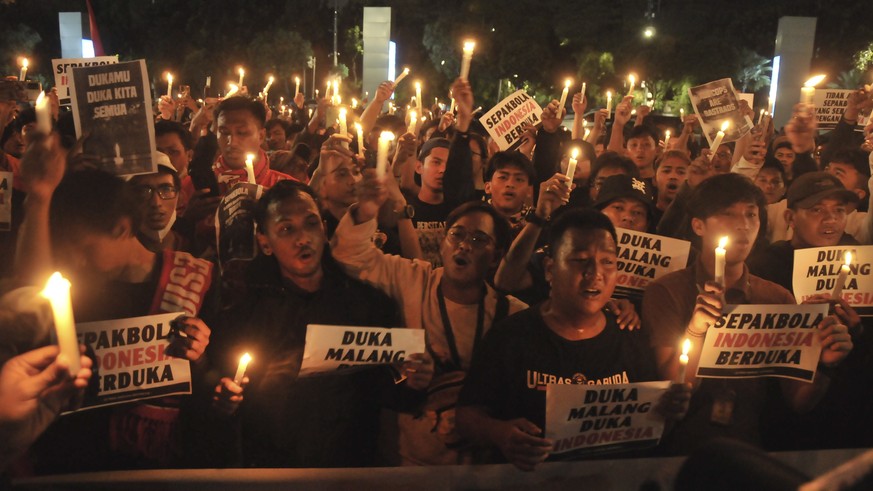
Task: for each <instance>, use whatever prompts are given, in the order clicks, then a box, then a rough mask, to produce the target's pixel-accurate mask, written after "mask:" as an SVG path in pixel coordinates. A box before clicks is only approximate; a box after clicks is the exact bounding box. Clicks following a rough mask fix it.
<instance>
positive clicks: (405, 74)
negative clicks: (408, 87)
mask: <svg viewBox="0 0 873 491" xmlns="http://www.w3.org/2000/svg"><path fill="white" fill-rule="evenodd" d="M407 75H409V68H404V69H403V71H402V72H400V75H398V76H397V78H395V79H394V88H395V89H396V88H397V84H399V83H400V81H401V80H403V79H404V78H406V76H407ZM368 95H369V94H368Z"/></svg>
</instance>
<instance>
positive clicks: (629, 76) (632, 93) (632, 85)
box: [627, 73, 637, 96]
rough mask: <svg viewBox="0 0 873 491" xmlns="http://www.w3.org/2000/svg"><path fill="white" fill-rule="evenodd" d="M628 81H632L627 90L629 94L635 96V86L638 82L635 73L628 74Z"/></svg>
mask: <svg viewBox="0 0 873 491" xmlns="http://www.w3.org/2000/svg"><path fill="white" fill-rule="evenodd" d="M627 81H628V82H629V83H630V88H629V89H628V91H627V95H629V96H633V95H634V87H635V85H636V83H637V78H636V77H635V76H634V74H633V73H631V74H630V75H628V76H627Z"/></svg>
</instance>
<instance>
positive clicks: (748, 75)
mask: <svg viewBox="0 0 873 491" xmlns="http://www.w3.org/2000/svg"><path fill="white" fill-rule="evenodd" d="M771 63H772V62H771V61H770V60H769V59H768V58H764V57H763V56H761V55H759V54H758V53H756V52H754V51H752V50H750V49H746V48H743V50H742V51H741V52H740V56H739V64H740V65H739V70H737V72H736V74H734V81H735V82H736V83H737V85H738V88H739V89H740V92H757V91H759V90H761V89H763V88H764V87H767V86H768V85H770V75H769V74H770V72H771V71H772V70H773V68H772V66H771Z"/></svg>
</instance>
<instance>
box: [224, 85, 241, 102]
mask: <svg viewBox="0 0 873 491" xmlns="http://www.w3.org/2000/svg"><path fill="white" fill-rule="evenodd" d="M229 86H230V90H228V91H227V94H225V96H224V98H225V99H227V98H228V97H230V96H232V95H234V94H236V93H237V92H239V86H237V85H236V84H229Z"/></svg>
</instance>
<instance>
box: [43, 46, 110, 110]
mask: <svg viewBox="0 0 873 491" xmlns="http://www.w3.org/2000/svg"><path fill="white" fill-rule="evenodd" d="M115 63H118V55H113V56H95V57H94V58H57V59H54V60H52V73H54V74H55V87H57V89H58V99H60V103H61V105H62V106H69V105H70V103H71V102H72V98H71V96H70V69H71V68H75V67H83V66H100V65H112V64H115Z"/></svg>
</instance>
